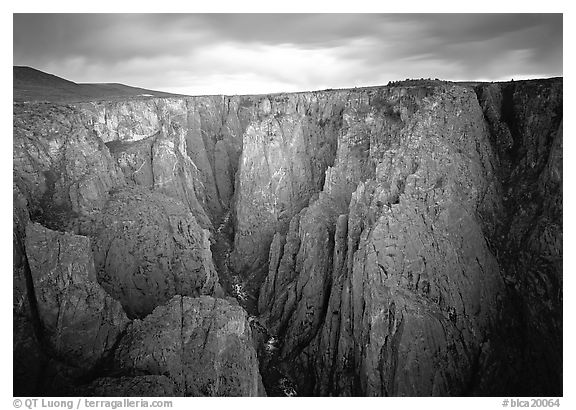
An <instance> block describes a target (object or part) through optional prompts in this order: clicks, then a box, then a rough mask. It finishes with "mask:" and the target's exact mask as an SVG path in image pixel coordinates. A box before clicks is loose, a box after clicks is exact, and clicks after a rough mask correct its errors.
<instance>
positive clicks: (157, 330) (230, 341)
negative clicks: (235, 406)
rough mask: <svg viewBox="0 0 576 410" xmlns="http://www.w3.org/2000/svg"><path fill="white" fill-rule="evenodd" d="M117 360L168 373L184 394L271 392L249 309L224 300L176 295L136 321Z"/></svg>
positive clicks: (130, 367)
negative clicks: (262, 370) (261, 371)
mask: <svg viewBox="0 0 576 410" xmlns="http://www.w3.org/2000/svg"><path fill="white" fill-rule="evenodd" d="M115 362H116V363H117V366H118V367H119V368H121V369H124V370H125V371H129V372H130V373H131V374H134V375H138V374H147V375H166V376H168V378H169V379H170V380H171V381H172V382H173V383H174V384H175V386H176V392H177V393H178V395H185V396H261V395H265V392H264V388H263V386H262V381H261V379H260V374H259V372H258V361H257V357H256V351H255V350H254V346H253V345H252V336H251V330H250V325H249V323H248V317H247V315H246V312H245V311H244V310H243V309H242V308H241V307H240V306H239V305H238V304H237V303H236V302H234V303H231V302H229V301H227V300H224V299H215V298H212V297H208V296H202V297H200V298H189V297H182V296H175V297H174V298H172V300H170V302H169V303H167V304H166V305H165V306H161V307H158V308H156V309H155V310H154V312H153V313H152V314H150V315H149V316H147V317H146V318H145V319H144V320H135V321H134V322H133V323H132V324H131V325H130V327H129V328H128V330H127V332H126V336H125V337H124V338H123V339H122V342H121V343H120V345H119V346H118V349H117V351H116V355H115Z"/></svg>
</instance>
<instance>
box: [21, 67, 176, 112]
mask: <svg viewBox="0 0 576 410" xmlns="http://www.w3.org/2000/svg"><path fill="white" fill-rule="evenodd" d="M13 93H14V94H13V100H14V101H16V102H24V101H48V102H59V103H61V102H66V103H71V102H82V101H93V100H117V99H126V98H145V97H174V96H176V94H170V93H165V92H161V91H154V90H147V89H145V88H138V87H130V86H128V85H124V84H116V83H102V84H92V83H85V84H78V83H75V82H72V81H69V80H66V79H64V78H61V77H58V76H55V75H53V74H48V73H45V72H43V71H40V70H36V69H34V68H31V67H22V66H14V68H13Z"/></svg>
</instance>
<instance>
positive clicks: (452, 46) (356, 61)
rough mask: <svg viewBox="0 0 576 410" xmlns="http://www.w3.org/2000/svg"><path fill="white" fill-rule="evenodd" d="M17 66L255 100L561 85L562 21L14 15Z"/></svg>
mask: <svg viewBox="0 0 576 410" xmlns="http://www.w3.org/2000/svg"><path fill="white" fill-rule="evenodd" d="M14 65H27V66H31V67H34V68H37V69H39V70H42V71H46V72H49V73H52V74H55V75H58V76H60V77H64V78H66V79H69V80H71V81H75V82H119V83H124V84H128V85H132V86H139V87H144V88H149V89H155V90H161V91H169V92H175V93H182V94H190V95H198V94H250V93H267V92H278V91H298V90H315V89H324V88H341V87H355V86H358V87H359V86H367V85H380V84H386V83H387V82H388V81H390V80H398V79H405V78H420V77H424V78H428V77H430V78H441V79H447V80H490V81H497V80H509V79H511V78H514V79H522V78H539V77H551V76H561V75H562V15H561V14H536V15H534V14H532V15H531V14H427V15H426V14H15V15H14Z"/></svg>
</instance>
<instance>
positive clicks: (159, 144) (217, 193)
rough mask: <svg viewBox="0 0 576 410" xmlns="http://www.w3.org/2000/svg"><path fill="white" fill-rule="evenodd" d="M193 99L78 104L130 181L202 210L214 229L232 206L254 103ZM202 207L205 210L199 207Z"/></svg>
mask: <svg viewBox="0 0 576 410" xmlns="http://www.w3.org/2000/svg"><path fill="white" fill-rule="evenodd" d="M244 100H245V99H244V98H243V97H222V96H212V97H195V98H161V99H145V100H129V101H115V102H94V103H87V104H80V105H79V107H80V108H81V110H82V112H83V115H84V117H85V122H87V123H89V124H90V125H91V126H92V127H93V128H94V130H95V132H96V134H97V135H98V136H99V137H100V138H101V139H102V140H103V141H104V142H105V143H107V145H108V146H109V147H111V150H112V151H113V152H114V153H115V156H116V158H117V159H118V160H119V162H120V163H121V165H123V166H122V168H123V170H124V171H125V172H126V173H128V175H127V176H128V179H129V180H133V181H134V182H135V183H137V184H139V185H145V186H149V187H156V188H159V189H160V191H161V192H163V193H165V194H167V195H169V196H172V197H174V198H178V199H180V200H182V201H183V202H184V203H186V204H188V205H189V206H190V208H191V210H192V211H193V212H194V213H195V215H196V216H197V219H198V222H199V223H201V224H203V226H204V227H206V228H207V227H208V226H207V225H205V221H204V219H203V218H200V217H199V213H201V211H200V209H199V208H201V209H202V210H203V211H204V212H205V213H206V215H208V216H209V217H210V220H211V222H212V224H215V225H217V222H218V221H219V219H220V218H221V217H222V215H223V212H224V210H225V209H227V208H228V207H229V205H230V201H231V197H232V192H231V187H232V188H233V186H234V182H233V178H234V174H235V172H236V169H237V164H238V157H239V155H240V152H241V149H242V134H243V130H244V128H245V126H246V125H245V124H246V120H244V119H241V118H244V117H248V116H250V113H249V112H250V110H249V108H250V107H251V103H250V102H249V100H247V101H248V104H247V105H246V104H244V105H243V106H241V102H242V101H244ZM198 205H201V206H200V207H199V206H198Z"/></svg>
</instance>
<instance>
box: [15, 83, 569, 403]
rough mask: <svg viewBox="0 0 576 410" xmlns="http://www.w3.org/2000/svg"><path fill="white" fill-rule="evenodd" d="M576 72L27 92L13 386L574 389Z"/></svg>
mask: <svg viewBox="0 0 576 410" xmlns="http://www.w3.org/2000/svg"><path fill="white" fill-rule="evenodd" d="M562 110H563V80H562V78H552V79H541V80H529V81H513V82H505V83H462V84H458V83H451V82H446V81H432V80H430V81H428V80H424V81H419V80H412V81H403V82H398V83H391V84H389V85H388V86H379V87H368V88H355V89H341V90H324V91H314V92H300V93H281V94H271V95H252V96H250V95H247V96H198V97H184V96H174V97H125V98H120V99H94V100H92V101H85V100H82V101H70V102H68V103H64V102H62V101H56V102H51V101H25V102H22V101H15V102H14V135H13V289H14V291H13V295H14V297H13V328H14V336H13V337H14V339H13V355H14V394H15V395H19V396H20V395H21V396H45V395H51V396H54V395H59V396H68V395H77V396H114V395H121V396H141V395H143V394H144V393H145V394H144V395H146V396H264V395H268V396H277V395H280V396H284V395H288V396H293V395H298V396H473V395H478V396H524V395H529V396H561V395H562V374H563V373H562V359H563V352H562V298H563V286H562V243H563V239H562V234H563V231H562V201H563V193H562V192H563V191H562V161H563V159H562V158H563V154H562V152H563V151H562V145H563V143H562V138H563V134H562V121H563V111H562Z"/></svg>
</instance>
